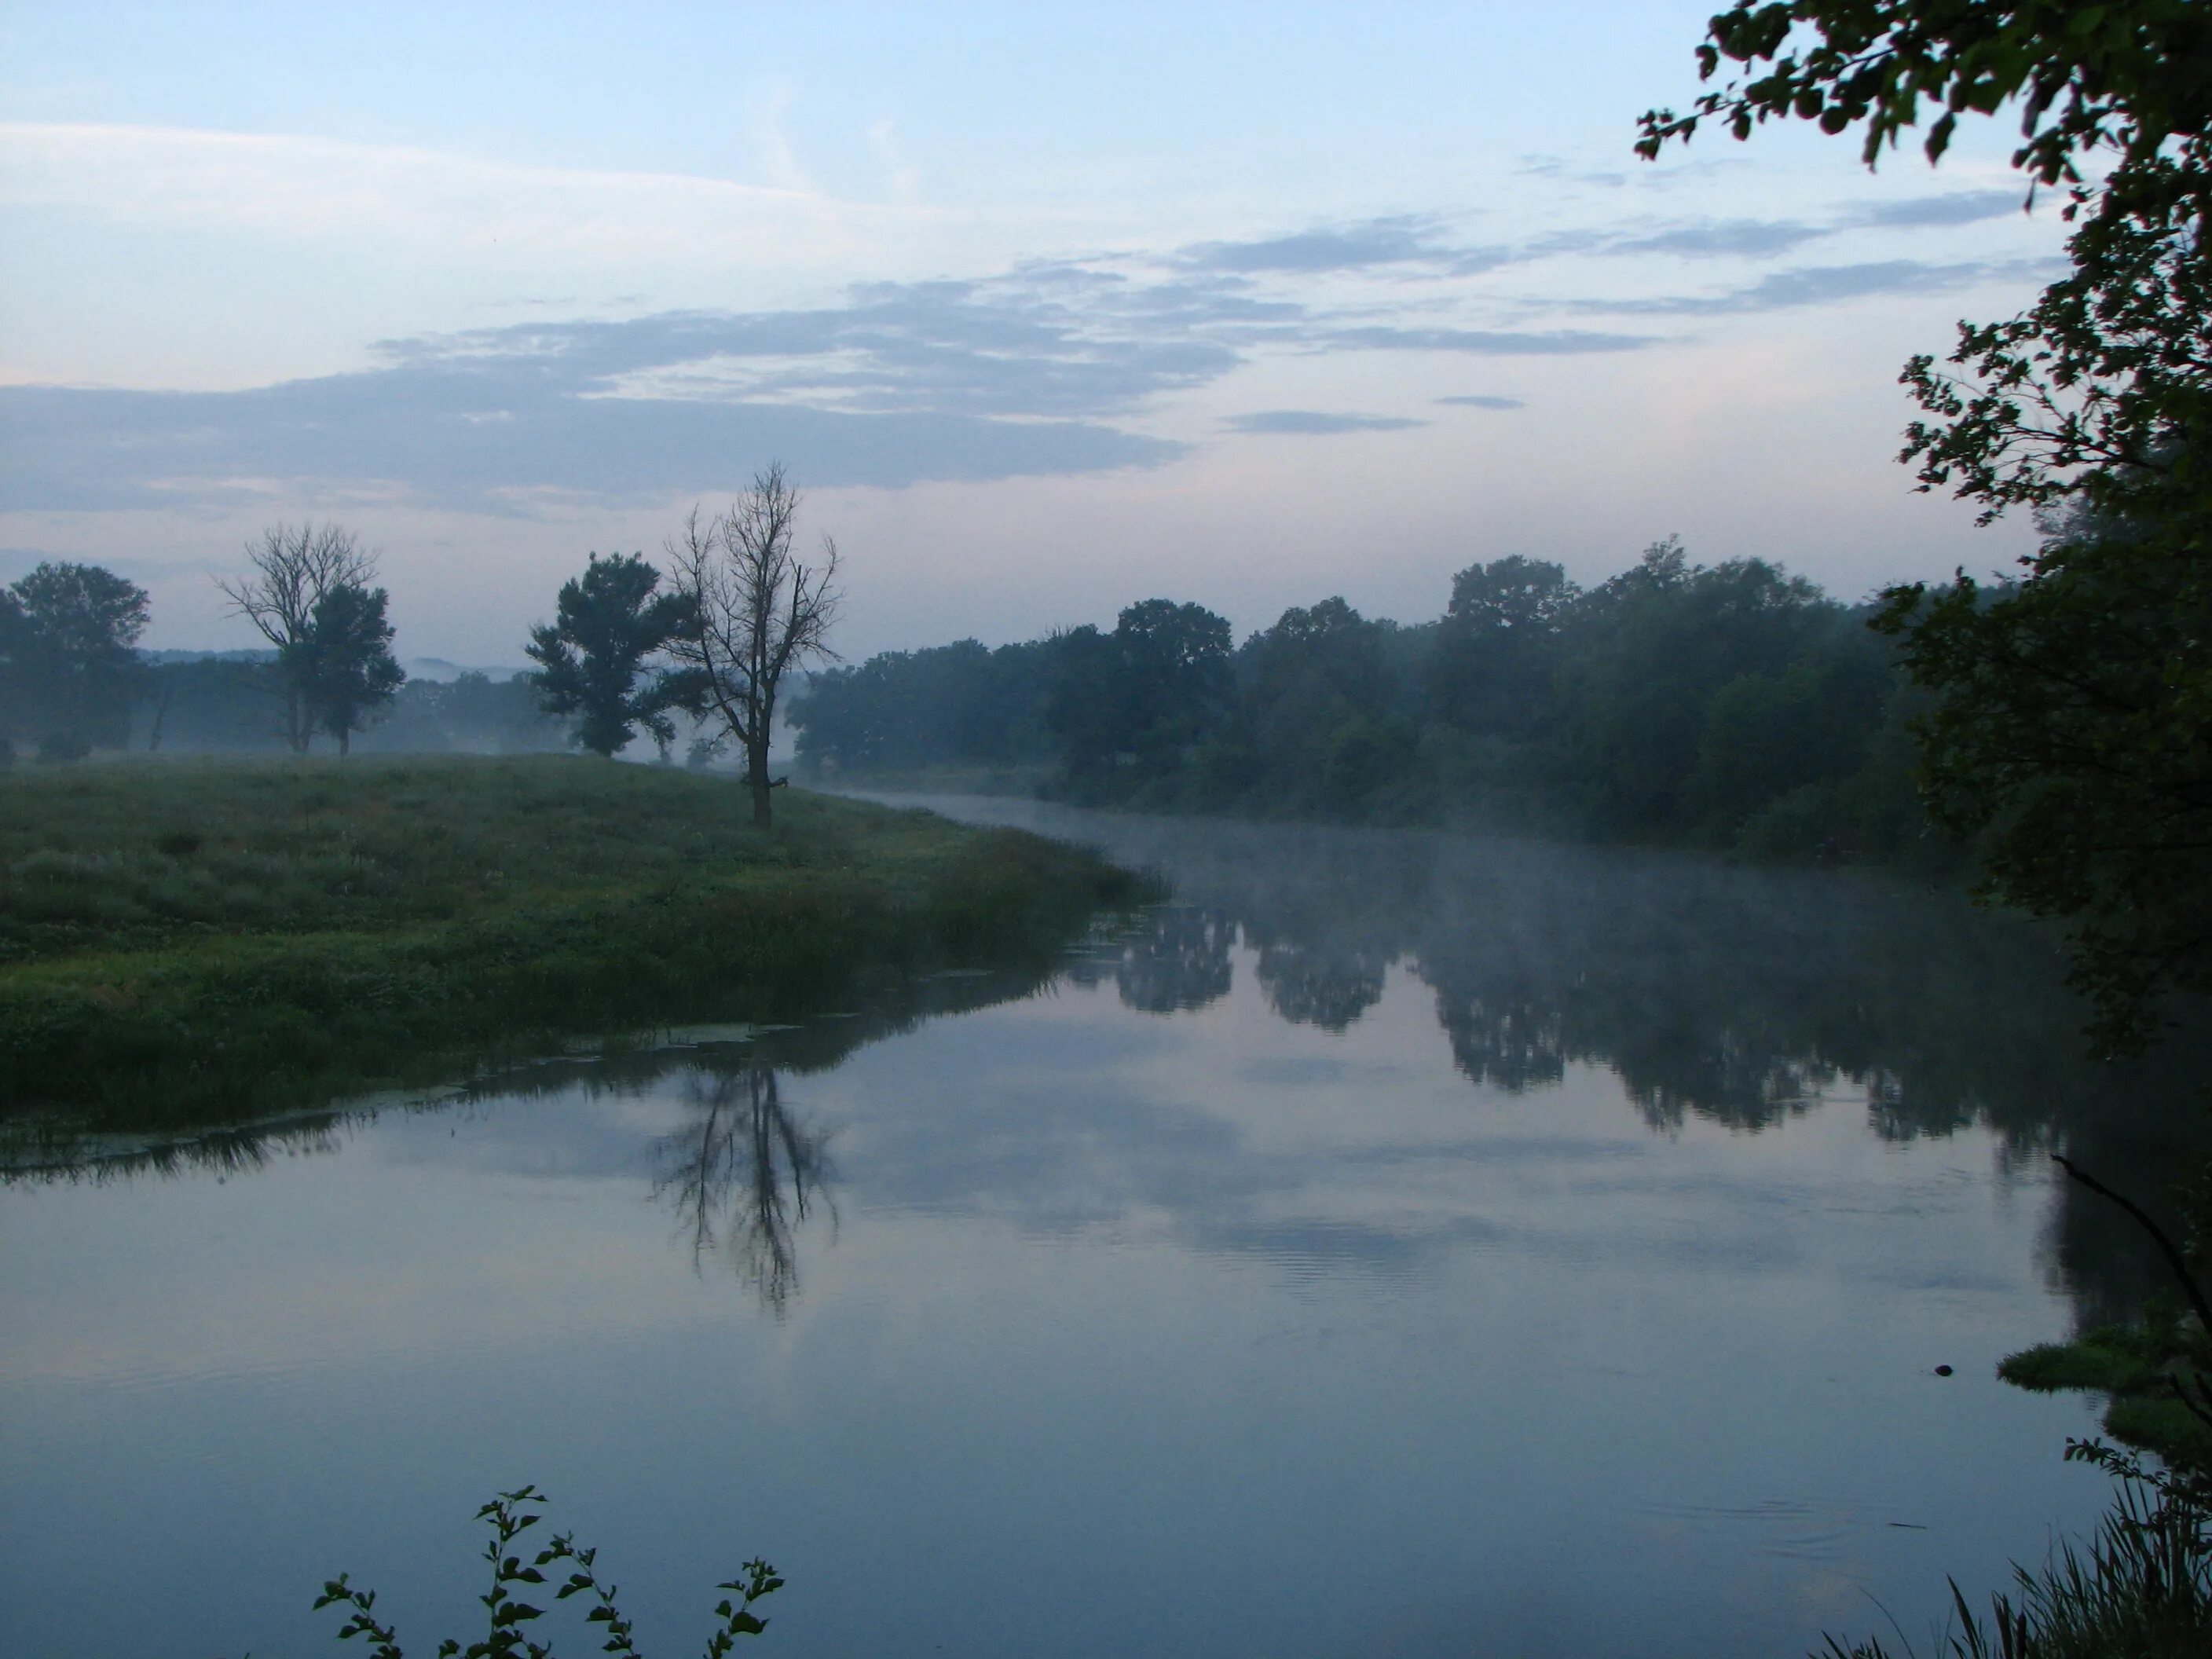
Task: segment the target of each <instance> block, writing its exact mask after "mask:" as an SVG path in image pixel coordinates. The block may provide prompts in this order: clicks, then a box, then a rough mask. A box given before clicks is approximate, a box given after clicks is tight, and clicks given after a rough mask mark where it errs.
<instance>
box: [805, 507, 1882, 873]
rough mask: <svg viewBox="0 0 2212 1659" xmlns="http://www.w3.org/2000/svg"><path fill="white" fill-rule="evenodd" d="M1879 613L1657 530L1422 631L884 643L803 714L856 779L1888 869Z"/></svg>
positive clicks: (813, 738)
mask: <svg viewBox="0 0 2212 1659" xmlns="http://www.w3.org/2000/svg"><path fill="white" fill-rule="evenodd" d="M1865 622H1866V618H1865V617H1864V615H1863V613H1861V612H1858V611H1854V610H1852V609H1851V608H1850V607H1848V606H1845V605H1839V604H1838V603H1836V602H1835V601H1833V600H1832V599H1828V598H1827V597H1826V596H1825V595H1824V594H1822V593H1821V592H1820V590H1819V589H1818V588H1816V587H1814V586H1813V585H1812V584H1811V583H1809V582H1808V581H1805V580H1802V578H1798V577H1793V576H1790V574H1787V573H1786V572H1784V570H1782V569H1781V568H1779V567H1778V566H1775V565H1772V564H1770V563H1768V562H1765V561H1764V560H1759V559H1739V560H1730V561H1728V562H1724V563H1722V564H1719V565H1715V566H1711V567H1708V566H1704V565H1699V564H1696V563H1694V562H1692V561H1691V559H1690V558H1689V556H1688V555H1687V554H1686V552H1685V551H1684V550H1683V549H1682V548H1681V547H1680V545H1679V544H1676V543H1674V542H1672V541H1668V542H1662V543H1661V544H1658V545H1656V546H1655V547H1653V548H1651V549H1650V550H1648V551H1647V552H1646V553H1645V554H1644V556H1643V558H1642V559H1641V560H1640V561H1639V562H1638V563H1637V564H1636V565H1635V566H1634V567H1633V568H1631V569H1628V570H1626V571H1624V572H1622V573H1621V574H1619V575H1616V576H1614V577H1613V579H1612V580H1608V581H1606V582H1603V583H1601V584H1599V585H1598V586H1595V587H1592V588H1589V589H1587V590H1585V589H1583V588H1580V587H1578V586H1576V585H1575V584H1574V583H1573V582H1571V581H1570V580H1568V579H1567V576H1566V574H1565V571H1564V570H1563V569H1561V568H1560V567H1559V566H1558V565H1555V564H1550V563H1546V562H1541V561H1536V560H1530V559H1525V558H1519V557H1509V558H1503V559H1498V560H1496V561H1493V562H1491V563H1489V564H1478V565H1473V566H1470V567H1469V568H1467V569H1465V570H1463V571H1462V572H1460V573H1459V574H1458V575H1457V576H1456V577H1455V578H1454V579H1453V583H1452V590H1451V597H1450V602H1449V606H1448V608H1447V609H1446V611H1445V612H1444V614H1443V616H1442V617H1439V618H1438V619H1437V620H1436V621H1434V622H1430V623H1422V624H1419V625H1418V626H1413V627H1407V626H1402V625H1401V624H1399V623H1393V622H1388V621H1379V620H1372V619H1370V618H1367V617H1362V616H1361V615H1360V614H1359V613H1358V611H1355V610H1353V609H1352V606H1350V605H1347V604H1346V603H1345V601H1344V600H1343V599H1324V600H1322V602H1321V603H1319V604H1317V605H1310V606H1307V605H1301V606H1295V607H1293V608H1292V609H1291V610H1289V611H1285V612H1284V613H1283V615H1282V616H1281V617H1279V618H1278V619H1277V620H1276V621H1275V623H1273V625H1272V626H1271V627H1268V628H1267V629H1263V630H1261V631H1260V632H1257V633H1255V634H1253V635H1251V636H1250V637H1249V638H1248V639H1247V640H1246V641H1244V642H1243V645H1242V646H1241V647H1237V648H1235V649H1233V650H1232V649H1231V645H1230V641H1231V633H1230V628H1229V624H1228V623H1227V622H1226V621H1225V620H1224V619H1223V618H1221V617H1217V616H1213V615H1212V613H1210V612H1207V611H1204V610H1203V609H1201V608H1200V607H1199V606H1196V605H1172V604H1170V603H1169V602H1168V601H1166V600H1164V599H1152V600H1147V601H1146V602H1145V603H1143V604H1141V605H1131V606H1130V607H1129V608H1128V609H1127V610H1125V611H1122V613H1121V617H1120V620H1119V621H1118V623H1116V625H1115V629H1113V631H1112V632H1111V633H1107V632H1104V631H1102V630H1100V629H1097V628H1089V627H1086V628H1078V629H1071V630H1068V631H1066V632H1062V633H1060V634H1056V635H1053V636H1052V637H1050V638H1048V639H1044V640H1037V641H1028V642H1025V643H1022V644H1017V645H1008V646H1002V647H999V648H998V649H997V650H987V649H986V648H985V647H982V646H981V645H979V644H977V643H976V642H975V641H972V640H969V641H961V642H960V643H958V644H956V645H950V646H945V647H939V648H938V649H935V650H926V651H914V652H897V653H887V654H885V655H883V656H878V657H873V658H871V659H869V660H867V661H866V662H865V663H861V664H860V665H856V666H854V667H850V668H841V669H836V670H833V671H830V672H829V673H826V674H823V675H819V676H817V678H815V680H814V682H813V683H812V684H811V687H810V688H809V690H808V692H807V695H806V696H805V699H804V701H802V702H800V703H799V705H798V706H797V707H796V708H795V709H794V710H793V714H792V723H793V726H796V727H797V728H798V731H799V755H800V757H801V759H802V760H803V761H804V762H805V763H809V764H811V765H813V766H815V767H817V768H820V769H825V770H836V771H841V772H842V773H844V774H846V775H862V776H865V775H870V774H875V775H884V774H887V773H895V772H910V771H915V770H921V769H960V770H964V771H966V772H969V773H970V774H973V773H978V772H981V773H987V772H990V771H992V770H994V769H995V770H998V771H1000V772H1001V773H1002V774H1004V775H1006V776H1007V777H1008V778H1009V779H1010V780H1011V779H1013V778H1017V777H1026V778H1027V779H1028V780H1029V781H1034V782H1037V783H1041V784H1042V786H1043V787H1045V788H1046V790H1047V791H1048V793H1064V794H1066V795H1068V796H1071V797H1073V798H1074V799H1081V800H1088V801H1116V802H1125V803H1129V804H1133V805H1146V806H1152V807H1159V808H1169V809H1176V808H1187V809H1196V810H1207V811H1237V812H1245V813H1252V814H1258V815H1280V816H1297V817H1320V818H1330V819H1337V820H1350V821H1380V822H1393V823H1420V822H1451V821H1487V822H1491V823H1506V824H1510V825H1516V826H1519V827H1529V828H1536V827H1541V828H1552V829H1569V830H1572V831H1576V832H1579V833H1584V834H1591V835H1596V836H1605V837H1607V838H1614V839H1633V840H1661V841H1678V842H1699V843H1705V844H1715V845H1745V846H1748V847H1752V848H1756V849H1758V850H1760V851H1764V852H1772V853H1780V854H1788V853H1791V852H1796V853H1801V854H1808V855H1809V854H1814V853H1815V852H1820V853H1822V854H1824V855H1825V854H1840V853H1844V852H1850V853H1860V854H1888V853H1893V852H1895V851H1896V850H1898V849H1899V848H1901V847H1903V846H1905V844H1907V843H1908V842H1912V841H1914V840H1915V839H1916V838H1917V837H1918V836H1919V835H1920V833H1921V831H1922V830H1923V828H1924V822H1923V818H1922V817H1921V815H1920V813H1919V811H1918V809H1917V805H1916V804H1915V801H1914V799H1913V793H1912V783H1911V755H1910V749H1909V744H1908V743H1907V741H1906V738H1905V733H1904V729H1903V727H1904V721H1905V718H1906V716H1907V714H1908V713H1909V711H1910V709H1911V706H1912V704H1913V702H1914V693H1913V692H1912V690H1911V687H1910V686H1909V685H1908V684H1907V683H1906V682H1905V678H1903V676H1902V675H1901V674H1899V672H1898V671H1897V669H1896V667H1895V665H1894V662H1893V658H1894V655H1895V653H1894V650H1893V647H1891V646H1890V645H1888V644H1887V642H1886V641H1883V640H1881V639H1880V638H1878V637H1876V636H1875V635H1873V634H1872V633H1870V632H1869V629H1867V627H1866V626H1865Z"/></svg>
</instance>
